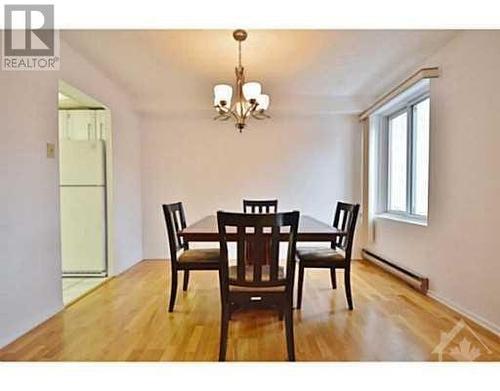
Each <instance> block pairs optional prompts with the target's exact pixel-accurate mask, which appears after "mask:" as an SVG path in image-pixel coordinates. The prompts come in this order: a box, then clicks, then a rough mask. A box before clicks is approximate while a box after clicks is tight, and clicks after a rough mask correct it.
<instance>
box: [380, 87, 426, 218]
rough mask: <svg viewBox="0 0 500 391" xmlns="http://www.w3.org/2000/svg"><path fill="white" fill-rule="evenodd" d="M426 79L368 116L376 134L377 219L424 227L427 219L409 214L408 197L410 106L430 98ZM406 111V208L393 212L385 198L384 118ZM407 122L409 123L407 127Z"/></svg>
mask: <svg viewBox="0 0 500 391" xmlns="http://www.w3.org/2000/svg"><path fill="white" fill-rule="evenodd" d="M429 87H430V82H429V80H428V79H424V80H421V81H420V82H418V83H416V84H415V85H413V86H412V87H410V88H409V89H407V90H406V91H404V92H403V93H401V94H400V95H398V96H397V97H395V98H394V99H392V100H391V101H389V102H388V103H387V104H385V105H384V106H382V107H381V108H380V109H378V110H377V111H376V112H375V113H373V114H372V115H371V117H370V120H371V124H373V125H374V126H375V129H376V130H377V134H378V148H377V149H378V151H377V152H378V153H377V156H378V159H377V160H378V173H377V176H378V185H377V187H378V191H377V205H376V206H377V207H376V213H375V218H381V219H386V220H393V221H399V222H404V223H410V224H417V225H421V226H426V225H427V222H428V214H429V213H428V212H427V216H422V215H417V214H413V213H411V210H408V208H411V207H412V205H413V202H412V198H413V197H414V194H413V191H414V189H415V184H414V181H415V177H414V175H411V172H410V171H411V170H412V166H413V165H414V161H413V159H414V156H413V155H414V154H413V153H412V149H413V142H414V140H413V139H414V137H415V134H414V131H413V125H412V124H411V123H410V121H413V113H412V112H411V111H412V107H413V106H414V105H415V104H417V103H419V102H421V101H423V100H425V99H427V98H429V97H430V88H429ZM404 111H406V112H407V113H408V116H407V118H408V137H407V142H408V154H407V170H408V174H407V179H410V181H408V180H407V184H406V185H407V197H409V198H408V202H407V210H406V211H395V210H389V209H388V207H389V197H388V189H389V187H388V163H389V156H388V152H389V151H388V146H389V139H388V133H389V131H388V119H389V117H394V116H395V115H397V114H398V113H402V112H404ZM410 125H411V126H410Z"/></svg>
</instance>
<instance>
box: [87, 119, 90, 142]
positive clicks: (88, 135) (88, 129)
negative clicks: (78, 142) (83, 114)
mask: <svg viewBox="0 0 500 391" xmlns="http://www.w3.org/2000/svg"><path fill="white" fill-rule="evenodd" d="M87 139H88V140H90V123H88V124H87Z"/></svg>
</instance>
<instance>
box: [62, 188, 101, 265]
mask: <svg viewBox="0 0 500 391" xmlns="http://www.w3.org/2000/svg"><path fill="white" fill-rule="evenodd" d="M105 189H106V188H105V187H73V186H72V187H61V247H62V266H63V267H62V269H63V273H65V274H70V273H97V272H105V271H106V220H105V216H106V200H105V197H106V190H105Z"/></svg>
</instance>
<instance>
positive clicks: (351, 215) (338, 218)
mask: <svg viewBox="0 0 500 391" xmlns="http://www.w3.org/2000/svg"><path fill="white" fill-rule="evenodd" d="M358 212H359V204H348V203H345V202H337V209H336V210H335V217H334V218H333V226H334V227H336V228H337V229H340V230H341V231H345V232H347V235H346V236H341V237H338V238H337V239H336V240H335V241H334V242H332V248H333V249H335V248H340V249H342V250H343V251H344V252H345V258H346V259H347V260H350V259H351V253H352V244H353V242H354V232H355V231H356V220H357V219H358Z"/></svg>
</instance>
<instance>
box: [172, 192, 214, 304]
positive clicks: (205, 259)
mask: <svg viewBox="0 0 500 391" xmlns="http://www.w3.org/2000/svg"><path fill="white" fill-rule="evenodd" d="M163 214H164V216H165V224H166V226H167V234H168V244H169V247H170V269H171V272H172V274H171V276H172V277H171V290H170V303H169V305H168V312H172V311H173V310H174V305H175V297H176V295H177V273H178V272H179V271H180V270H183V271H184V283H183V285H182V289H183V290H184V291H186V290H187V288H188V284H189V272H190V271H191V270H219V265H220V250H219V249H218V248H207V249H193V250H191V249H189V243H188V242H186V241H185V240H183V238H182V237H181V236H179V232H180V231H181V230H182V229H184V228H186V217H185V215H184V208H183V206H182V202H176V203H173V204H168V205H163ZM179 251H182V253H181V254H180V255H178V253H179Z"/></svg>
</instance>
